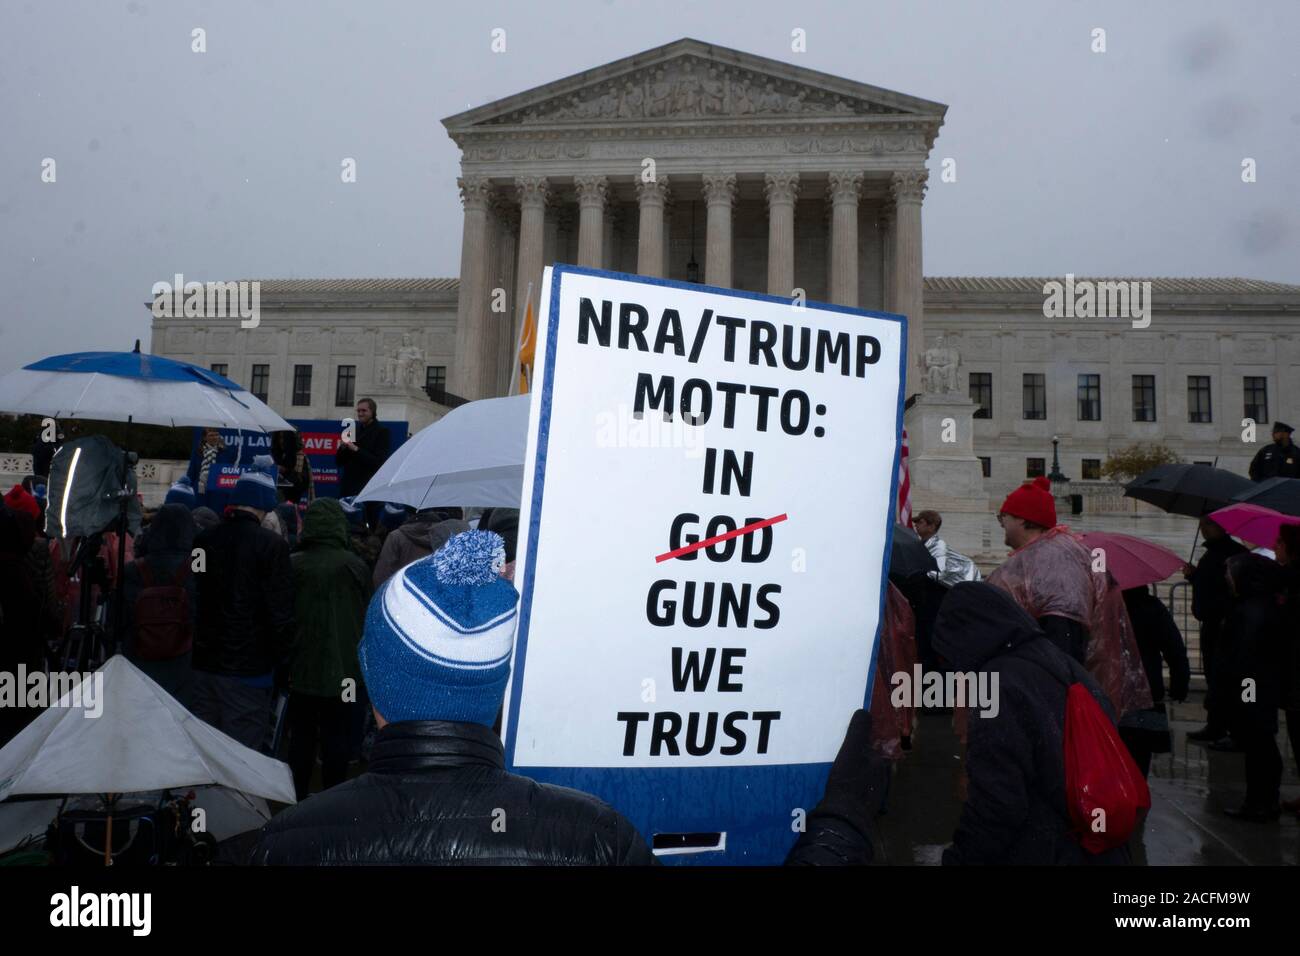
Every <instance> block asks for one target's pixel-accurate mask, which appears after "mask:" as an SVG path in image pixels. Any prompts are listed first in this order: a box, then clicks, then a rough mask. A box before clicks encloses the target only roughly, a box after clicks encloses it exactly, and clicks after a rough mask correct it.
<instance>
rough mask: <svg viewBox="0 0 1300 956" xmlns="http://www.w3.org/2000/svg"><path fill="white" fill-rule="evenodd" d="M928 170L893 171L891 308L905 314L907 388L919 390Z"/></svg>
mask: <svg viewBox="0 0 1300 956" xmlns="http://www.w3.org/2000/svg"><path fill="white" fill-rule="evenodd" d="M929 175H930V174H929V172H928V171H927V170H924V169H904V170H899V171H898V172H896V173H894V177H893V181H892V182H891V184H890V188H891V190H892V192H893V195H894V263H893V265H894V269H893V272H894V311H895V312H901V313H902V314H903V315H905V316H907V389H906V394H908V395H912V394H915V393H916V392H919V391H920V390H921V371H922V370H921V365H920V360H921V356H922V355H924V354H925V311H924V302H923V299H922V296H923V294H924V289H923V285H922V283H923V279H922V272H921V200H922V199H923V198H924V196H925V182H926V179H928V178H929Z"/></svg>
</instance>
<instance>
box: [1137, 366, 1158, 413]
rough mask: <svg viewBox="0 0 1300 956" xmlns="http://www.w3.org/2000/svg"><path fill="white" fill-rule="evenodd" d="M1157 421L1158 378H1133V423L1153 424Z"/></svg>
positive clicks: (1146, 376) (1138, 376)
mask: <svg viewBox="0 0 1300 956" xmlns="http://www.w3.org/2000/svg"><path fill="white" fill-rule="evenodd" d="M1155 420H1156V377H1155V376H1154V375H1134V376H1133V421H1135V422H1153V421H1155Z"/></svg>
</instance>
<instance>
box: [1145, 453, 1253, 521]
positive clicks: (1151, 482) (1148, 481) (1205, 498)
mask: <svg viewBox="0 0 1300 956" xmlns="http://www.w3.org/2000/svg"><path fill="white" fill-rule="evenodd" d="M1253 487H1254V483H1253V482H1252V481H1251V480H1250V479H1249V478H1245V477H1242V476H1241V475H1239V474H1237V473H1236V472H1232V471H1228V470H1226V469H1224V468H1211V467H1210V466H1209V465H1188V464H1182V465H1156V467H1154V468H1152V469H1151V470H1150V471H1148V472H1145V473H1143V474H1141V475H1138V476H1137V477H1136V478H1134V479H1133V480H1132V481H1130V482H1129V483H1128V484H1127V485H1125V486H1124V494H1125V496H1127V497H1129V498H1136V499H1137V500H1138V501H1145V502H1148V503H1150V504H1153V505H1155V506H1156V507H1157V508H1159V509H1161V510H1162V511H1167V512H1169V513H1170V514H1175V515H1188V516H1189V517H1192V518H1199V517H1201V516H1202V515H1207V514H1209V513H1210V512H1211V511H1216V510H1218V509H1219V508H1223V507H1226V506H1227V505H1230V504H1232V503H1233V501H1234V496H1235V495H1238V494H1241V493H1243V492H1246V491H1249V490H1250V489H1251V488H1253Z"/></svg>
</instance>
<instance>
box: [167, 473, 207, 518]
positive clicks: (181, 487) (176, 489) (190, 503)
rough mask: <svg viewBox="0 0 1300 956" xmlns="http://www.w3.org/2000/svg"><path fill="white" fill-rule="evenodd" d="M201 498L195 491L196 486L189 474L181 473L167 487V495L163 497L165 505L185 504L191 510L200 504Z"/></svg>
mask: <svg viewBox="0 0 1300 956" xmlns="http://www.w3.org/2000/svg"><path fill="white" fill-rule="evenodd" d="M198 503H199V498H198V495H196V494H195V493H194V486H193V485H192V484H190V476H189V475H181V476H180V477H179V478H177V479H176V481H175V482H174V483H173V484H172V486H171V487H170V488H168V489H167V497H166V498H164V499H163V504H165V505H184V506H185V507H186V508H189V509H190V510H191V511H193V510H194V508H195V507H197V506H198Z"/></svg>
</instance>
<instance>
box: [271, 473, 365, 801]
mask: <svg viewBox="0 0 1300 956" xmlns="http://www.w3.org/2000/svg"><path fill="white" fill-rule="evenodd" d="M291 560H292V562H293V581H294V601H295V606H296V610H297V617H296V620H297V625H298V641H297V651H296V653H295V655H294V658H293V664H292V669H291V672H290V682H291V683H290V695H289V766H290V767H291V768H292V770H293V783H294V788H295V789H296V790H297V792H298V799H299V800H302V799H303V798H304V797H306V796H307V793H308V788H309V786H310V784H311V775H312V770H313V769H314V768H315V766H316V753H317V750H318V749H319V751H320V755H321V765H322V766H321V784H322V786H323V787H324V788H325V789H328V788H330V787H332V786H334V785H335V784H339V783H342V782H343V781H344V779H346V777H347V769H348V760H349V758H350V756H351V750H352V744H353V741H354V739H355V738H356V736H357V731H358V728H359V725H360V722H361V721H362V719H363V717H364V709H365V704H364V701H365V694H364V690H363V688H362V686H361V666H360V664H359V663H358V662H357V644H358V643H359V642H360V640H361V632H362V627H363V625H364V624H365V617H366V607H367V605H368V604H369V603H370V591H371V588H370V569H369V568H368V567H367V566H366V563H365V561H363V560H362V559H361V558H360V557H359V556H358V555H357V554H356V552H355V551H353V550H352V548H351V546H350V545H349V539H348V521H347V518H346V517H345V515H344V513H343V508H342V507H341V506H340V505H339V503H338V502H337V501H335V500H334V499H332V498H317V499H316V500H315V501H313V502H312V503H311V505H310V506H309V507H308V508H307V513H306V515H305V516H304V517H303V523H302V536H301V538H300V540H299V542H298V547H297V549H296V550H295V551H294V553H293V555H292V556H291Z"/></svg>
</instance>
